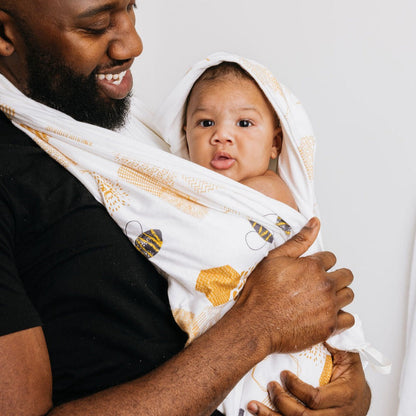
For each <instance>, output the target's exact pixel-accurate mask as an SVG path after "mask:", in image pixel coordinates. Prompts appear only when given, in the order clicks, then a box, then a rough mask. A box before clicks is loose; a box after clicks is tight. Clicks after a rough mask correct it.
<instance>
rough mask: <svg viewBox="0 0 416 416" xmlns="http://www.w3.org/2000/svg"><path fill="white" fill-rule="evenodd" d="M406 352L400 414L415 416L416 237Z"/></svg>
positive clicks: (400, 415) (402, 415)
mask: <svg viewBox="0 0 416 416" xmlns="http://www.w3.org/2000/svg"><path fill="white" fill-rule="evenodd" d="M406 333H407V342H406V353H405V358H404V361H403V368H402V378H401V383H400V402H399V411H398V413H397V415H398V416H414V414H415V409H416V237H415V242H414V247H413V260H412V268H411V273H410V289H409V306H408V317H407V331H406Z"/></svg>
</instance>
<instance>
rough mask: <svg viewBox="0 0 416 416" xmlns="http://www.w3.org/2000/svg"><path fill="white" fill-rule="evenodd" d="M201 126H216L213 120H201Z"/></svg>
mask: <svg viewBox="0 0 416 416" xmlns="http://www.w3.org/2000/svg"><path fill="white" fill-rule="evenodd" d="M199 125H200V126H202V127H212V126H213V125H214V122H213V121H212V120H201V121H200V122H199Z"/></svg>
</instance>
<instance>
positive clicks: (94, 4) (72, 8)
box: [0, 0, 122, 18]
mask: <svg viewBox="0 0 416 416" xmlns="http://www.w3.org/2000/svg"><path fill="white" fill-rule="evenodd" d="M121 2H122V0H0V9H4V10H6V11H10V12H13V13H16V14H17V15H18V16H26V17H29V16H31V12H32V11H33V10H36V14H35V16H37V17H38V18H41V17H46V16H53V15H59V14H64V15H66V16H68V15H72V16H77V15H78V14H79V15H82V14H85V13H88V12H89V11H94V10H102V9H105V8H108V9H111V8H113V7H117V5H119V4H120V3H121Z"/></svg>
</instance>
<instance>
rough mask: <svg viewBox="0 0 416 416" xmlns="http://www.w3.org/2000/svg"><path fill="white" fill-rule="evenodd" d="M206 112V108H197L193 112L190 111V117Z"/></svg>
mask: <svg viewBox="0 0 416 416" xmlns="http://www.w3.org/2000/svg"><path fill="white" fill-rule="evenodd" d="M208 110H209V108H208V107H197V108H195V110H194V111H192V114H191V116H193V115H194V114H196V113H200V112H204V111H208Z"/></svg>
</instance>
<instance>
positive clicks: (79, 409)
mask: <svg viewBox="0 0 416 416" xmlns="http://www.w3.org/2000/svg"><path fill="white" fill-rule="evenodd" d="M239 318H240V316H239V310H238V307H237V308H233V309H232V310H231V311H230V312H228V314H227V315H225V317H224V318H223V319H222V320H221V321H220V322H218V323H217V324H216V325H215V326H214V327H212V328H211V329H210V330H209V331H208V332H207V333H205V334H204V335H202V336H201V337H199V338H198V339H196V340H195V341H194V342H193V343H192V344H191V345H190V346H189V347H187V348H186V349H185V350H183V351H182V352H181V353H179V354H178V355H177V356H175V357H173V358H172V359H171V360H169V361H168V362H166V363H165V364H164V365H162V366H161V367H159V368H157V369H156V370H154V371H152V372H151V373H149V374H148V375H146V376H144V377H142V378H140V379H137V380H134V381H131V382H128V383H125V384H123V385H120V386H116V387H113V388H110V389H107V390H104V391H102V392H99V393H97V394H94V395H93V396H89V397H87V398H84V399H80V400H76V401H73V402H70V403H67V404H65V405H62V406H59V407H57V408H55V409H53V410H52V411H51V412H50V413H48V415H50V416H65V415H71V416H78V415H79V416H80V415H82V416H85V415H88V416H96V415H97V416H107V415H109V416H114V415H117V416H124V415H129V416H134V415H152V416H156V415H163V416H166V415H169V416H175V415H178V416H183V415H189V416H192V415H210V414H211V413H212V412H213V411H214V410H215V408H216V407H217V406H218V405H219V404H220V403H221V401H222V400H223V399H224V398H225V396H226V395H227V394H228V392H229V391H230V390H231V389H232V387H233V386H234V385H235V384H236V383H237V382H238V380H239V379H240V378H241V377H242V376H243V375H244V374H245V373H246V372H247V371H248V370H249V369H250V368H251V367H253V366H254V365H255V364H257V363H258V362H259V361H261V360H262V359H263V358H264V357H265V356H266V355H267V354H268V351H267V349H266V348H265V346H264V344H265V342H261V340H257V339H253V337H252V335H253V332H255V331H253V328H249V327H247V325H239V324H238V322H239V320H240V319H239Z"/></svg>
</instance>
